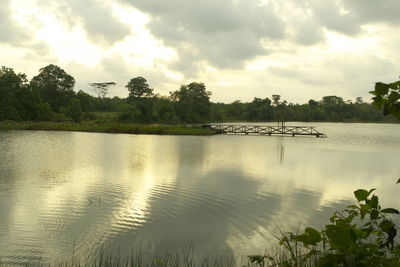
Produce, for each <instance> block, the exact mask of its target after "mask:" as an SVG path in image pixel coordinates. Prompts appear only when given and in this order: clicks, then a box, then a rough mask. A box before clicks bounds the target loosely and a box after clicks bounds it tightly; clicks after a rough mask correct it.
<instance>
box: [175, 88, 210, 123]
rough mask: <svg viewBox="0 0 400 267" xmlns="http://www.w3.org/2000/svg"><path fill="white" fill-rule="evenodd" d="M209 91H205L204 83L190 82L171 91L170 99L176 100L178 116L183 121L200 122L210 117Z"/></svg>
mask: <svg viewBox="0 0 400 267" xmlns="http://www.w3.org/2000/svg"><path fill="white" fill-rule="evenodd" d="M210 96H211V92H209V91H206V86H205V85H204V83H197V82H192V83H190V84H188V85H182V86H181V88H180V89H179V90H177V91H174V92H171V99H172V100H173V101H175V102H176V110H177V114H178V116H179V117H180V118H181V120H182V121H183V122H202V121H208V120H209V118H210V111H211V103H210Z"/></svg>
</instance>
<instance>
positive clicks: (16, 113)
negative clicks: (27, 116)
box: [0, 67, 27, 120]
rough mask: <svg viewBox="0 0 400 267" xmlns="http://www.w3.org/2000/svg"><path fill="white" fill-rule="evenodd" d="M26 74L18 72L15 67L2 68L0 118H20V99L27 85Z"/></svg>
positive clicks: (0, 74)
mask: <svg viewBox="0 0 400 267" xmlns="http://www.w3.org/2000/svg"><path fill="white" fill-rule="evenodd" d="M26 82H27V81H26V76H25V75H24V74H16V73H15V72H14V70H13V69H11V68H7V67H2V68H1V69H0V95H1V97H0V120H20V119H23V118H22V117H21V114H20V113H21V112H20V108H21V107H20V105H21V103H20V101H19V100H20V99H19V96H20V95H21V94H22V93H23V92H22V91H23V88H24V86H25V85H26Z"/></svg>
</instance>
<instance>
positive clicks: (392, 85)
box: [387, 81, 400, 90]
mask: <svg viewBox="0 0 400 267" xmlns="http://www.w3.org/2000/svg"><path fill="white" fill-rule="evenodd" d="M387 86H388V87H389V88H390V89H393V90H397V89H399V88H400V81H397V82H394V83H389V84H387Z"/></svg>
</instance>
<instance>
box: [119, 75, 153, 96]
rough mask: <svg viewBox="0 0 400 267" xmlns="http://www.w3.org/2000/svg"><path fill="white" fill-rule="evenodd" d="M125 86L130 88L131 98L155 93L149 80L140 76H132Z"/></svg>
mask: <svg viewBox="0 0 400 267" xmlns="http://www.w3.org/2000/svg"><path fill="white" fill-rule="evenodd" d="M125 87H126V88H128V91H129V98H140V97H149V96H151V95H152V94H153V89H151V88H150V87H149V85H148V83H147V80H146V79H145V78H143V77H140V76H139V77H136V78H132V79H131V80H130V81H129V82H128V84H127V85H126V86H125Z"/></svg>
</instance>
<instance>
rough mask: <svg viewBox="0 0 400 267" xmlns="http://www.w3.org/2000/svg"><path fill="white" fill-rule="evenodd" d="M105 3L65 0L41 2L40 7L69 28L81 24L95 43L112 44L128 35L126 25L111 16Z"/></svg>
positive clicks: (89, 0)
mask: <svg viewBox="0 0 400 267" xmlns="http://www.w3.org/2000/svg"><path fill="white" fill-rule="evenodd" d="M106 3H107V2H106V1H101V0H85V1H82V0H65V1H64V2H49V1H45V0H42V1H41V6H42V8H44V9H47V10H50V11H51V12H52V13H53V14H54V15H56V16H57V17H58V18H59V19H61V20H63V21H64V22H66V23H67V24H68V25H69V26H70V27H71V28H72V27H75V26H76V25H77V23H82V24H83V25H82V26H83V28H84V30H85V31H86V32H87V33H88V36H89V37H90V38H92V39H93V40H94V41H95V42H99V41H103V42H106V43H114V42H116V41H119V40H122V39H123V38H124V37H125V36H127V35H129V34H130V28H129V26H128V25H126V24H124V23H122V22H120V21H119V20H118V18H116V17H115V16H113V14H112V10H111V8H110V6H109V5H107V4H106Z"/></svg>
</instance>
